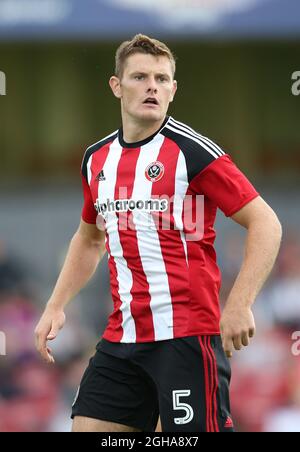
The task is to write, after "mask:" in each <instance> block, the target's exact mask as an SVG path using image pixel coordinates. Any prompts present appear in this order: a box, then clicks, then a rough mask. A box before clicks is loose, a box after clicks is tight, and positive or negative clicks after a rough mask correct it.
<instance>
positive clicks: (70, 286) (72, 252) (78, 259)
mask: <svg viewBox="0 0 300 452" xmlns="http://www.w3.org/2000/svg"><path fill="white" fill-rule="evenodd" d="M105 252H106V250H105V233H104V232H103V231H100V230H99V229H98V228H97V227H96V225H93V224H88V223H85V222H84V221H83V220H81V221H80V225H79V228H78V230H77V231H76V233H75V234H74V236H73V238H72V240H71V242H70V246H69V249H68V252H67V256H66V259H65V262H64V265H63V268H62V270H61V272H60V275H59V277H58V280H57V283H56V285H55V288H54V290H53V293H52V295H51V297H50V299H49V301H48V303H47V306H46V308H45V311H44V313H43V315H42V317H41V319H40V321H39V323H38V325H37V327H36V329H35V337H36V348H37V350H38V351H39V353H40V354H41V355H42V357H43V358H44V359H45V360H46V361H47V362H49V363H52V362H54V358H53V356H52V352H51V349H50V348H49V347H47V341H48V340H53V339H54V338H55V337H56V336H57V334H58V331H59V330H60V329H61V328H62V327H63V326H64V323H65V314H64V308H65V307H66V305H67V304H68V303H69V302H70V301H71V300H72V298H74V296H75V295H76V294H77V293H78V292H79V291H80V290H81V289H82V288H83V287H84V286H85V285H86V284H87V282H88V281H89V280H90V278H91V277H92V275H93V274H94V272H95V270H96V268H97V266H98V264H99V262H100V261H101V259H102V258H103V256H104V254H105Z"/></svg>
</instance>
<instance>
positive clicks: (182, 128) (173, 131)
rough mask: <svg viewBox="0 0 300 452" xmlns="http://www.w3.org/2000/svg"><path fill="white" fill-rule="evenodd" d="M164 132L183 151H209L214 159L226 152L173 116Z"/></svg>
mask: <svg viewBox="0 0 300 452" xmlns="http://www.w3.org/2000/svg"><path fill="white" fill-rule="evenodd" d="M162 133H163V134H164V135H165V136H167V137H168V138H170V139H171V140H173V141H174V142H175V143H176V144H177V145H178V146H179V147H180V149H181V150H182V151H183V152H185V151H186V152H188V153H189V152H191V153H194V152H195V151H200V152H201V153H205V154H206V153H208V154H209V155H210V156H211V157H212V158H213V159H216V158H218V157H221V156H222V155H224V154H225V152H224V151H223V150H222V149H221V148H220V146H219V145H218V144H216V143H215V142H214V141H213V140H211V139H210V138H208V137H207V136H205V135H202V134H201V133H199V132H198V131H196V130H194V129H193V128H192V127H190V126H189V125H187V124H185V123H183V122H180V121H177V120H175V119H174V118H172V117H170V118H169V120H168V122H167V124H166V125H165V127H164V129H163V131H162Z"/></svg>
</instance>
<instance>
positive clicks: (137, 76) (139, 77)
mask: <svg viewBox="0 0 300 452" xmlns="http://www.w3.org/2000/svg"><path fill="white" fill-rule="evenodd" d="M134 78H135V79H136V80H142V79H143V78H144V76H143V75H136V76H135V77H134Z"/></svg>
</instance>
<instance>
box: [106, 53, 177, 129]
mask: <svg viewBox="0 0 300 452" xmlns="http://www.w3.org/2000/svg"><path fill="white" fill-rule="evenodd" d="M116 80H117V81H118V82H116V85H115V89H113V91H114V94H115V95H116V96H117V97H119V98H120V99H121V104H122V112H123V115H124V114H125V116H127V117H128V116H130V117H131V118H133V119H135V120H142V121H150V122H151V121H160V120H163V119H164V117H165V116H166V113H167V111H168V107H169V103H170V102H172V100H173V97H174V95H175V92H176V88H177V85H176V81H174V80H173V76H172V67H171V62H170V60H169V59H168V57H165V56H154V55H148V54H142V53H136V54H134V55H130V56H129V57H128V58H127V60H126V62H125V67H124V72H123V76H122V78H121V80H119V79H116Z"/></svg>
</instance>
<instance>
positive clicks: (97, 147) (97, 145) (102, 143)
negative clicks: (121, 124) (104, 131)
mask: <svg viewBox="0 0 300 452" xmlns="http://www.w3.org/2000/svg"><path fill="white" fill-rule="evenodd" d="M117 136H118V130H115V131H114V132H112V133H110V134H109V135H106V136H105V137H104V138H101V139H100V140H98V141H96V143H93V144H91V145H89V146H88V147H87V148H86V151H85V153H84V156H83V160H82V165H85V164H87V162H88V160H89V158H90V157H91V155H92V154H94V152H97V151H99V150H100V149H101V148H103V147H104V146H105V145H106V144H108V143H111V142H112V141H114V139H115V138H116V137H117Z"/></svg>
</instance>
